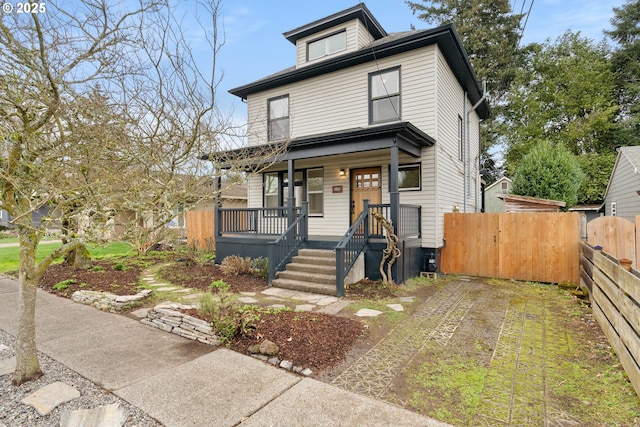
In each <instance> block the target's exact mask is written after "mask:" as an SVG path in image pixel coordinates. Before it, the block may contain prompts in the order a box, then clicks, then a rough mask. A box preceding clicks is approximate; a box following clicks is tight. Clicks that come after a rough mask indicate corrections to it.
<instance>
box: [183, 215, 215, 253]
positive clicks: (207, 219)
mask: <svg viewBox="0 0 640 427" xmlns="http://www.w3.org/2000/svg"><path fill="white" fill-rule="evenodd" d="M213 218H214V212H213V211H187V244H189V245H195V246H196V247H197V248H198V249H207V250H214V249H215V239H214V230H215V227H214V224H213Z"/></svg>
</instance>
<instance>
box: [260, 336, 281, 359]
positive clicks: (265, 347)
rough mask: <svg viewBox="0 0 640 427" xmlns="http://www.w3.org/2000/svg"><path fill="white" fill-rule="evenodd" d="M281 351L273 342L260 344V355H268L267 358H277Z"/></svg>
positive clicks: (267, 341)
mask: <svg viewBox="0 0 640 427" xmlns="http://www.w3.org/2000/svg"><path fill="white" fill-rule="evenodd" d="M278 351H280V348H278V346H277V345H276V343H274V342H273V341H269V340H264V341H263V342H262V343H261V344H260V353H262V354H266V355H267V356H275V355H276V354H278Z"/></svg>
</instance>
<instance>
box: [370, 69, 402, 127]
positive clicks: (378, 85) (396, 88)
mask: <svg viewBox="0 0 640 427" xmlns="http://www.w3.org/2000/svg"><path fill="white" fill-rule="evenodd" d="M397 120H400V68H394V69H391V70H385V71H380V72H378V73H371V74H369V124H374V123H382V122H392V121H397Z"/></svg>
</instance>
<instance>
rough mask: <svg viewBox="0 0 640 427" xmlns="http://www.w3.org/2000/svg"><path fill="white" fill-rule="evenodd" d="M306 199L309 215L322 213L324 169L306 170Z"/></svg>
mask: <svg viewBox="0 0 640 427" xmlns="http://www.w3.org/2000/svg"><path fill="white" fill-rule="evenodd" d="M307 200H308V201H309V215H322V214H323V213H324V170H323V169H308V170H307Z"/></svg>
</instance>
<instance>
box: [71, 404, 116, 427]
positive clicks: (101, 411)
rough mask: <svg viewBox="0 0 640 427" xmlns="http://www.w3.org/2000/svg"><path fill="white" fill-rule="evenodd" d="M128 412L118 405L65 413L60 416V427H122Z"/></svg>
mask: <svg viewBox="0 0 640 427" xmlns="http://www.w3.org/2000/svg"><path fill="white" fill-rule="evenodd" d="M127 418H128V414H127V412H126V411H125V410H124V409H122V408H119V405H118V404H117V403H113V404H111V405H106V406H99V407H97V408H92V409H84V410H77V411H65V412H63V413H62V414H61V415H60V427H84V426H109V427H111V426H113V427H121V426H123V425H124V423H125V422H126V421H127Z"/></svg>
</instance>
